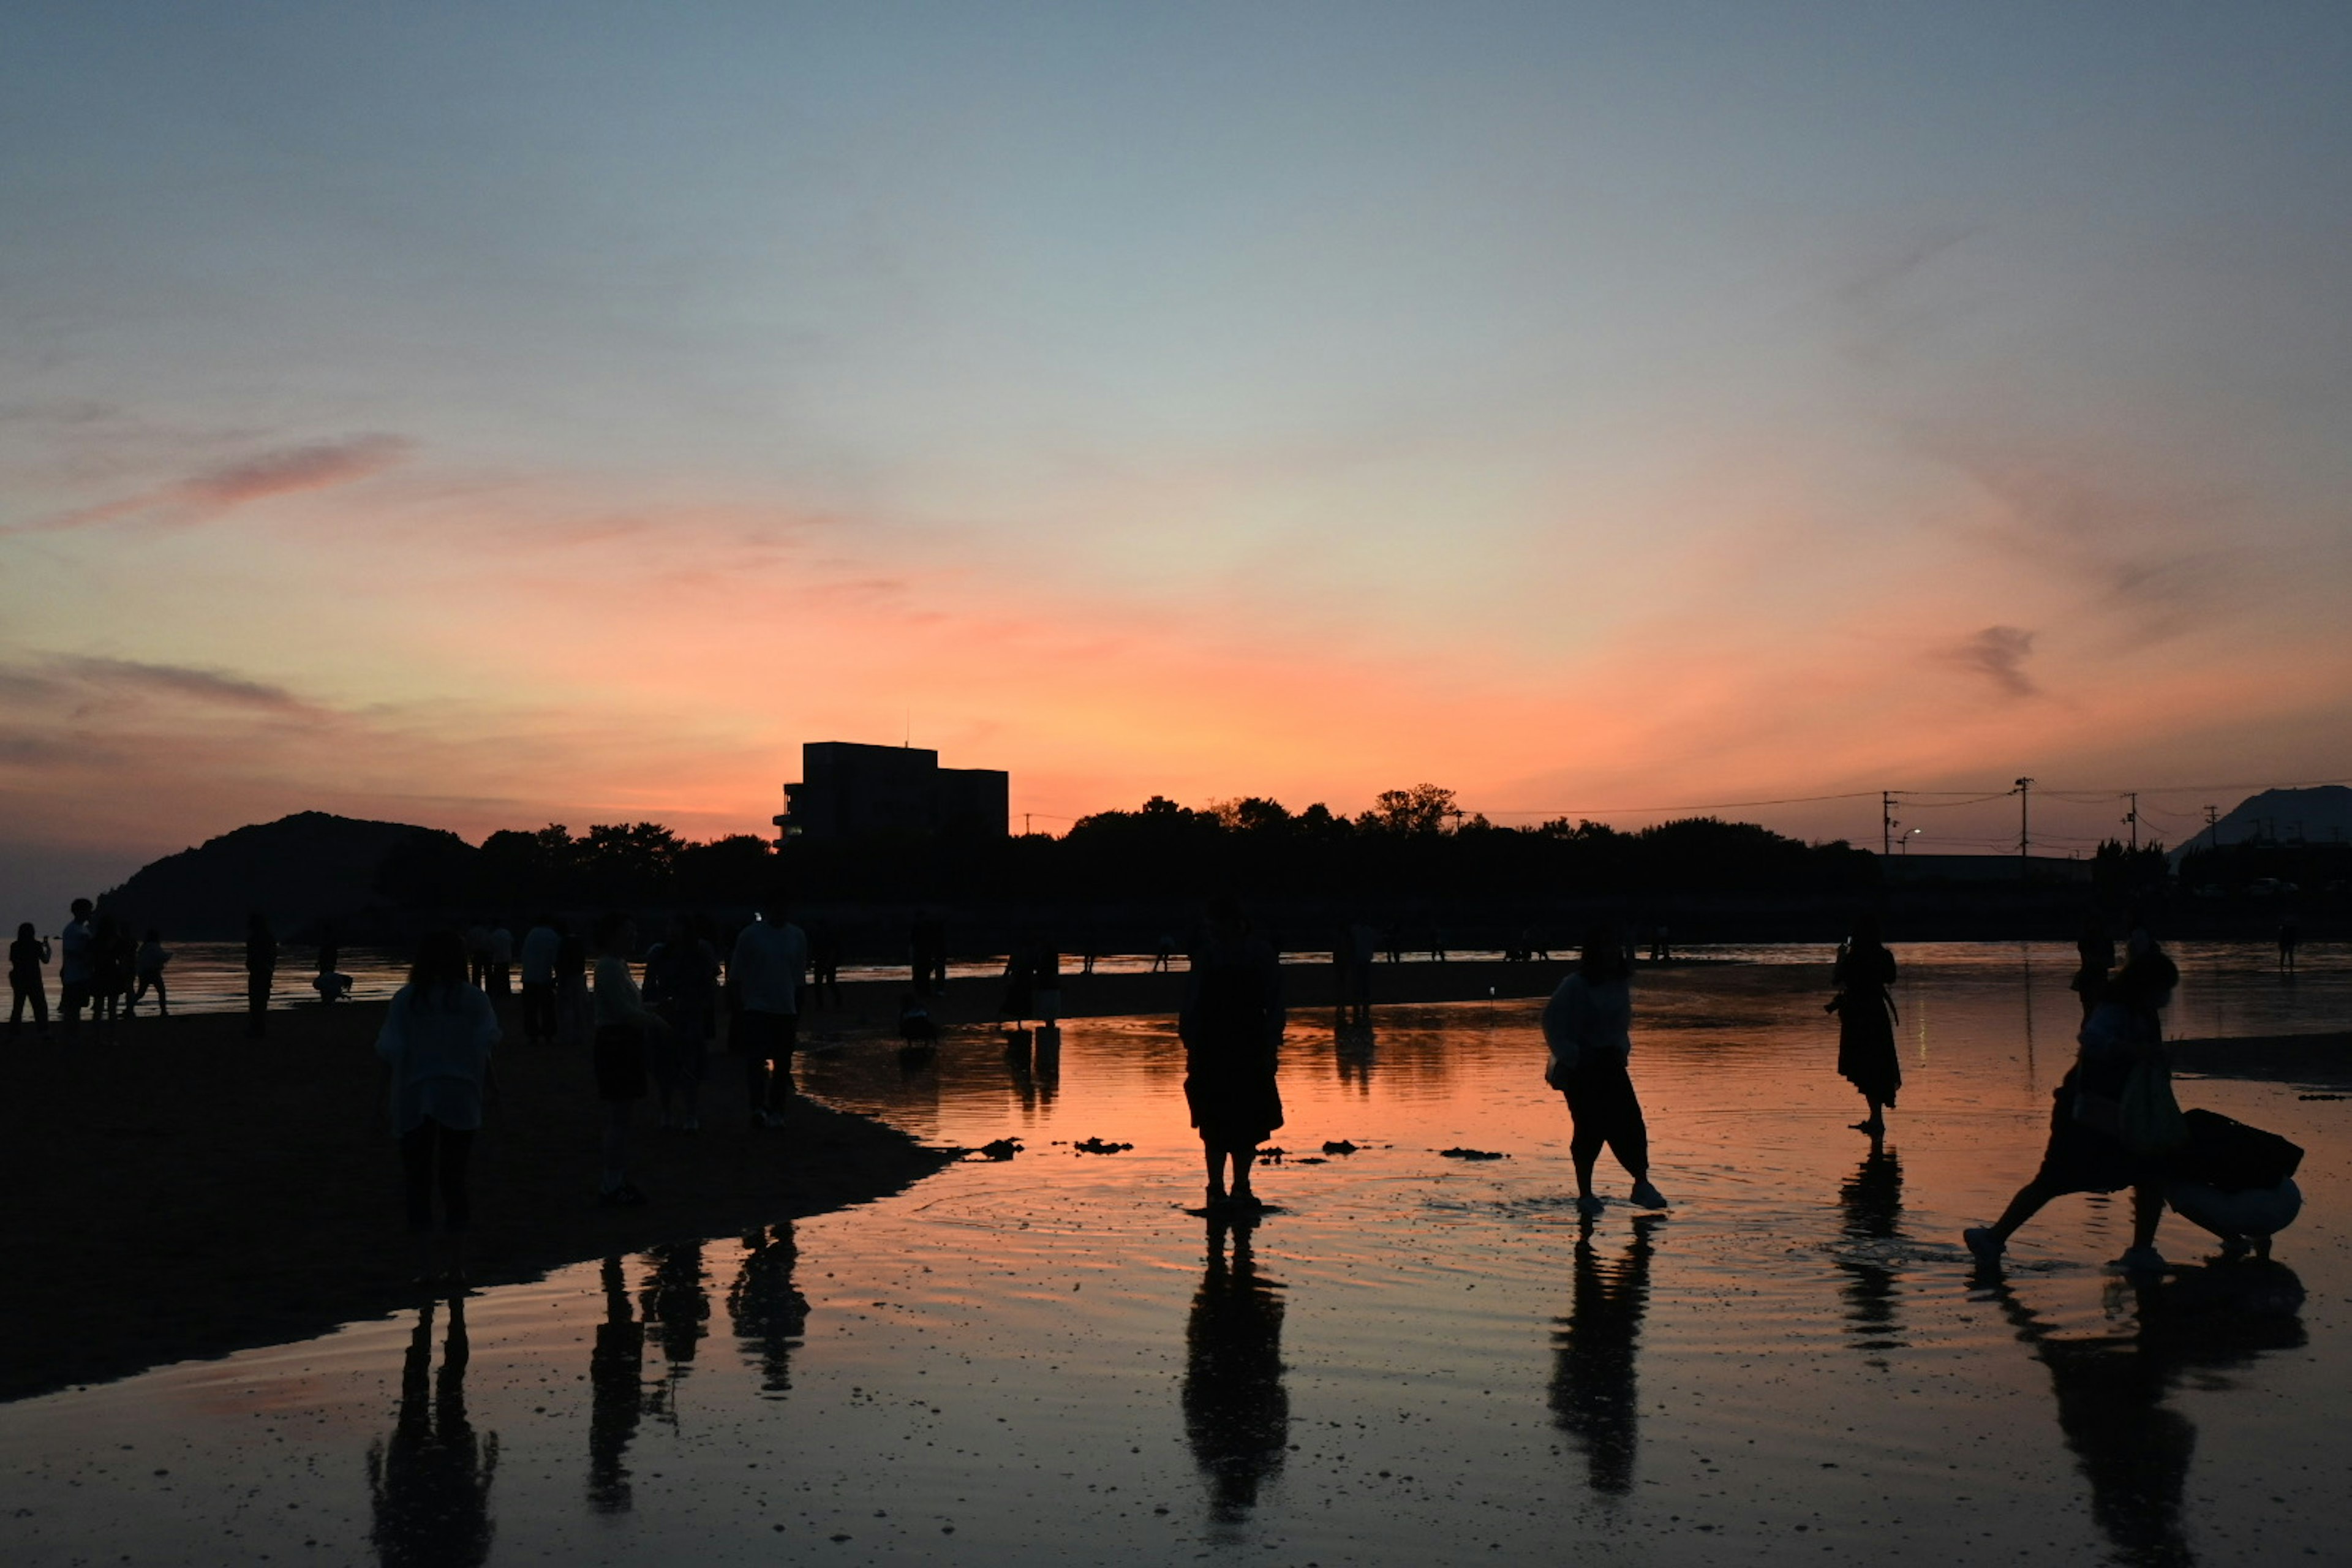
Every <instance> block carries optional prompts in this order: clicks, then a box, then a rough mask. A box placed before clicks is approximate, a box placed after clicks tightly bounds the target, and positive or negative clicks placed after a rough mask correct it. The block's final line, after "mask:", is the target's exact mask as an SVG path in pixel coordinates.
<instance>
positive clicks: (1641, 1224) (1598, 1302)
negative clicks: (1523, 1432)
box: [1551, 1215, 1665, 1497]
mask: <svg viewBox="0 0 2352 1568" xmlns="http://www.w3.org/2000/svg"><path fill="white" fill-rule="evenodd" d="M1664 1221H1665V1216H1664V1215H1638V1216H1636V1217H1635V1219H1634V1221H1633V1240H1632V1241H1631V1242H1629V1243H1627V1244H1626V1247H1625V1254H1624V1256H1623V1257H1622V1258H1618V1259H1617V1260H1616V1261H1615V1262H1614V1263H1604V1262H1602V1261H1601V1255H1600V1253H1599V1251H1598V1250H1596V1249H1595V1248H1594V1247H1593V1245H1592V1220H1591V1216H1589V1215H1588V1216H1586V1217H1585V1219H1584V1220H1583V1222H1582V1223H1581V1225H1580V1226H1579V1230H1578V1235H1577V1240H1576V1270H1575V1274H1574V1276H1573V1279H1574V1288H1575V1295H1574V1296H1573V1297H1572V1298H1571V1299H1570V1303H1569V1309H1568V1316H1567V1317H1565V1318H1559V1319H1556V1320H1554V1322H1555V1329H1554V1331H1553V1334H1552V1372H1551V1418H1552V1424H1553V1425H1554V1426H1558V1427H1559V1429H1560V1430H1561V1431H1563V1432H1565V1433H1567V1434H1568V1435H1569V1436H1570V1437H1572V1438H1574V1439H1575V1440H1576V1442H1577V1443H1578V1444H1579V1446H1580V1447H1582V1448H1583V1449H1584V1458H1585V1465H1586V1469H1587V1479H1588V1481H1589V1483H1590V1484H1591V1488H1592V1489H1593V1490H1594V1491H1596V1492H1599V1493H1600V1494H1601V1496H1603V1497H1623V1496H1624V1495H1625V1494H1626V1493H1628V1492H1630V1491H1632V1490H1633V1454H1634V1450H1635V1449H1636V1447H1638V1446H1639V1444H1640V1440H1641V1433H1640V1430H1639V1417H1640V1409H1641V1404H1640V1395H1639V1394H1637V1393H1636V1392H1635V1389H1634V1380H1633V1356H1634V1349H1635V1342H1636V1341H1637V1340H1638V1339H1639V1338H1640V1337H1641V1332H1642V1314H1643V1311H1644V1310H1647V1308H1648V1307H1649V1304H1650V1253H1651V1250H1652V1243H1651V1240H1650V1232H1651V1231H1652V1230H1653V1229H1654V1228H1655V1227H1657V1226H1660V1225H1662V1224H1664Z"/></svg>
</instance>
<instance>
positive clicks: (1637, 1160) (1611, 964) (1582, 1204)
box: [1543, 926, 1666, 1215]
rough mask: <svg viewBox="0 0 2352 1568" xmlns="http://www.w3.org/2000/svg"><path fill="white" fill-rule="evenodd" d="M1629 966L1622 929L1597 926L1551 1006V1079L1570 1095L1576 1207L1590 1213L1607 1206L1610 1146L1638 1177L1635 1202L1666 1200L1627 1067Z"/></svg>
mask: <svg viewBox="0 0 2352 1568" xmlns="http://www.w3.org/2000/svg"><path fill="white" fill-rule="evenodd" d="M1629 967H1630V966H1629V964H1628V962H1627V960H1626V957H1625V950H1624V948H1623V947H1622V945H1621V944H1620V943H1619V942H1618V940H1617V933H1616V932H1615V931H1612V930H1611V929H1610V928H1608V927H1607V926H1595V927H1593V928H1592V930H1591V931H1588V932H1587V933H1586V934H1585V938H1584V952H1583V953H1582V954H1581V956H1580V957H1579V958H1578V959H1577V961H1576V968H1575V969H1574V970H1572V971H1570V973H1569V976H1568V978H1567V979H1565V980H1563V981H1561V982H1560V983H1559V989H1558V990H1556V991H1554V992H1553V993H1552V994H1551V1000H1550V1001H1549V1002H1547V1003H1545V1004H1544V1010H1543V1034H1544V1043H1545V1044H1546V1046H1548V1047H1549V1048H1550V1051H1551V1066H1550V1067H1549V1068H1547V1069H1546V1071H1545V1074H1544V1081H1545V1082H1546V1083H1548V1084H1549V1085H1550V1086H1551V1087H1552V1088H1554V1089H1558V1090H1559V1091H1560V1093H1561V1094H1562V1095H1563V1096H1564V1097H1565V1098H1566V1099H1567V1100H1568V1114H1569V1119H1570V1122H1571V1123H1572V1124H1573V1127H1574V1131H1572V1132H1571V1133H1570V1137H1569V1145H1568V1148H1569V1155H1570V1158H1571V1159H1572V1160H1573V1161H1574V1162H1575V1163H1576V1206H1577V1209H1578V1211H1579V1212H1580V1213H1582V1214H1587V1215H1595V1214H1599V1213H1600V1212H1601V1200H1600V1199H1599V1198H1598V1197H1596V1196H1595V1195H1593V1191H1592V1167H1593V1165H1594V1164H1595V1163H1597V1162H1598V1161H1599V1160H1600V1158H1601V1149H1602V1148H1603V1147H1604V1146H1605V1147H1606V1148H1608V1150H1609V1151H1610V1152H1612V1153H1613V1154H1615V1155H1616V1156H1617V1163H1619V1164H1621V1165H1622V1166H1624V1167H1625V1173H1626V1174H1627V1175H1629V1176H1631V1177H1633V1202H1635V1203H1637V1204H1639V1205H1642V1206H1643V1208H1659V1209H1662V1208H1664V1207H1665V1206H1666V1200H1665V1197H1664V1194H1661V1193H1660V1192H1659V1191H1658V1189H1657V1188H1656V1187H1654V1186H1653V1185H1651V1184H1650V1128H1649V1123H1648V1122H1647V1121H1644V1120H1643V1116H1642V1101H1641V1100H1640V1098H1639V1097H1638V1096H1636V1095H1635V1094H1634V1092H1633V1075H1632V1074H1631V1072H1630V1071H1629V1070H1628V1068H1627V1064H1628V1062H1629V1060H1630V1058H1631V1057H1632V1055H1633V984H1632V981H1631V979H1630V978H1629V973H1628V971H1629Z"/></svg>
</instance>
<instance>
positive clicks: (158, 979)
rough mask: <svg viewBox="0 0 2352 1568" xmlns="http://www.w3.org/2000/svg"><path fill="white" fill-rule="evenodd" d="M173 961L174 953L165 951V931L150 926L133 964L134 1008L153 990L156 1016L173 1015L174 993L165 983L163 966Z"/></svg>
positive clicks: (132, 992) (132, 996)
mask: <svg viewBox="0 0 2352 1568" xmlns="http://www.w3.org/2000/svg"><path fill="white" fill-rule="evenodd" d="M171 962H172V955H171V954H170V953H168V952H165V951H163V932H162V931H157V930H156V929H155V928H154V927H152V926H149V927H148V928H147V938H146V940H145V941H144V942H141V943H140V944H139V952H138V953H137V954H136V955H135V956H134V957H133V959H132V961H131V979H132V984H131V1008H132V1009H133V1010H136V1009H137V1007H138V1005H139V1004H140V1003H142V1002H143V1001H145V1000H146V999H147V993H149V992H150V991H152V992H153V993H155V1015H156V1016H157V1017H160V1018H168V1017H170V1016H172V994H171V992H170V991H169V990H167V989H166V988H165V986H164V984H163V966H164V965H165V964H167V963H171Z"/></svg>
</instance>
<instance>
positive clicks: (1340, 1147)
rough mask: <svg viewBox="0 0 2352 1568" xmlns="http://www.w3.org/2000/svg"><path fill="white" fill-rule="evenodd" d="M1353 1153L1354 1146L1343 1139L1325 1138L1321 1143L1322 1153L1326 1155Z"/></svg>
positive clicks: (1354, 1150)
mask: <svg viewBox="0 0 2352 1568" xmlns="http://www.w3.org/2000/svg"><path fill="white" fill-rule="evenodd" d="M1323 1152H1325V1153H1326V1154H1352V1153H1354V1152H1356V1145H1355V1144H1353V1143H1350V1142H1348V1141H1347V1140H1346V1139H1345V1138H1327V1139H1325V1140H1324V1141H1323Z"/></svg>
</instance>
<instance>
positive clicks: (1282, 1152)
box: [1257, 1143, 1290, 1165]
mask: <svg viewBox="0 0 2352 1568" xmlns="http://www.w3.org/2000/svg"><path fill="white" fill-rule="evenodd" d="M1289 1154H1290V1151H1289V1150H1287V1149H1285V1148H1283V1147H1282V1146H1281V1145H1280V1144H1278V1143H1269V1144H1267V1145H1266V1146H1265V1148H1263V1149H1261V1150H1259V1151H1258V1152H1257V1157H1258V1158H1259V1159H1261V1160H1263V1161H1265V1163H1267V1164H1269V1165H1279V1164H1281V1163H1282V1162H1283V1161H1284V1160H1285V1159H1286V1158H1288V1156H1289Z"/></svg>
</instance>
